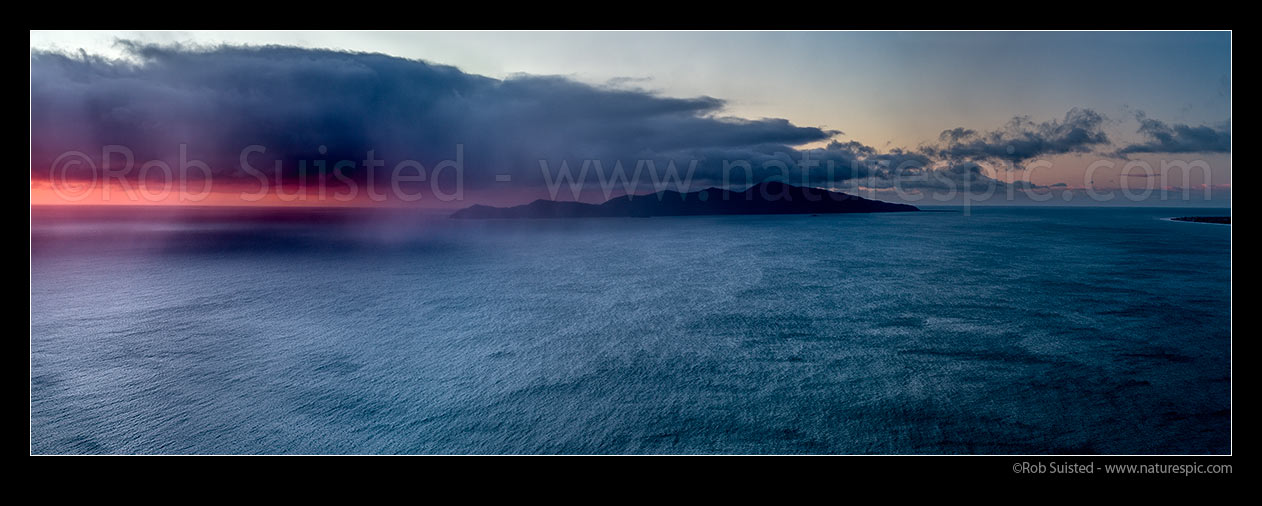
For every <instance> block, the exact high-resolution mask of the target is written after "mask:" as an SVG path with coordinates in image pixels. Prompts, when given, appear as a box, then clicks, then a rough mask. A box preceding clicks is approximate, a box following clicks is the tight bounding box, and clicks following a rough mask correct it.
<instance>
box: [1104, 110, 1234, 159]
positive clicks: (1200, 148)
mask: <svg viewBox="0 0 1262 506" xmlns="http://www.w3.org/2000/svg"><path fill="white" fill-rule="evenodd" d="M1136 116H1137V119H1138V120H1139V130H1138V133H1139V134H1140V135H1143V136H1144V137H1145V138H1146V139H1148V140H1147V141H1146V142H1141V143H1137V144H1131V145H1128V146H1125V147H1123V148H1122V149H1120V150H1118V154H1120V155H1122V156H1126V155H1128V154H1133V153H1227V152H1230V151H1231V130H1230V128H1229V127H1228V126H1226V125H1224V126H1222V127H1218V128H1215V127H1209V126H1204V125H1202V126H1189V125H1181V124H1175V125H1170V124H1167V123H1165V122H1163V121H1160V120H1156V119H1152V118H1148V117H1147V116H1145V115H1144V114H1143V113H1142V112H1141V113H1139V114H1137V115H1136Z"/></svg>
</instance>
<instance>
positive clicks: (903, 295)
mask: <svg viewBox="0 0 1262 506" xmlns="http://www.w3.org/2000/svg"><path fill="white" fill-rule="evenodd" d="M137 212H139V211H137ZM1194 214H1202V215H1222V214H1225V211H1224V210H1216V211H1212V210H1210V211H1203V212H1196V211H1189V210H1176V211H1172V210H1163V209H1116V208H1068V209H1066V208H1054V209H1053V208H974V209H973V210H972V212H971V215H968V216H965V215H963V214H961V213H918V214H872V215H831V216H818V217H811V216H751V217H680V218H651V219H612V218H611V219H590V220H559V221H554V220H548V221H517V222H514V221H501V222H470V221H456V220H441V219H413V218H411V217H408V218H406V219H401V218H400V217H398V216H392V217H389V218H380V219H378V218H376V217H373V218H371V219H367V218H363V217H359V218H355V219H341V218H334V219H317V220H308V221H304V220H301V219H297V220H295V219H277V220H272V219H270V218H265V219H255V220H240V219H235V218H233V217H224V218H223V219H219V218H217V217H214V216H210V217H205V216H203V217H200V218H198V219H196V220H186V219H183V218H182V219H181V220H175V221H170V220H167V221H163V220H158V219H150V218H143V219H137V218H135V217H130V218H129V217H119V216H115V215H114V214H110V213H100V214H94V215H92V216H88V217H84V216H77V217H73V218H71V217H66V216H60V215H57V213H53V212H43V214H41V212H40V211H38V210H37V213H36V216H35V218H33V225H32V227H33V230H32V266H31V445H32V451H33V452H35V453H900V454H905V453H935V454H937V453H1005V454H1014V453H1017V454H1026V453H1226V452H1229V451H1230V429H1231V425H1230V417H1231V406H1230V389H1231V363H1230V349H1231V348H1230V344H1231V343H1230V339H1231V332H1230V326H1231V314H1230V302H1231V298H1230V295H1231V284H1230V275H1231V267H1230V265H1231V256H1230V246H1231V242H1230V233H1231V228H1230V226H1224V225H1209V224H1195V223H1179V222H1170V221H1162V220H1160V219H1159V218H1161V217H1166V216H1182V215H1194ZM45 215H47V216H45Z"/></svg>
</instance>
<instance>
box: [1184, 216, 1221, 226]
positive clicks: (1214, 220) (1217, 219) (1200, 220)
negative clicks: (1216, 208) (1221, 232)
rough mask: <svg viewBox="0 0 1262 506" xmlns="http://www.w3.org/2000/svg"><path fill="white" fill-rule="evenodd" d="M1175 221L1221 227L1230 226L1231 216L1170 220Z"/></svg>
mask: <svg viewBox="0 0 1262 506" xmlns="http://www.w3.org/2000/svg"><path fill="white" fill-rule="evenodd" d="M1170 219H1171V220H1173V221H1190V222H1192V223H1217V224H1219V225H1230V224H1231V217H1230V216H1183V217H1180V218H1170Z"/></svg>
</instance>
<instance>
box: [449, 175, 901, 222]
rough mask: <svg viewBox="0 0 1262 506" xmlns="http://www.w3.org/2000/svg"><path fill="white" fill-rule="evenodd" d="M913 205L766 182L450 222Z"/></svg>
mask: <svg viewBox="0 0 1262 506" xmlns="http://www.w3.org/2000/svg"><path fill="white" fill-rule="evenodd" d="M919 210H920V209H918V208H917V207H916V206H912V205H907V204H894V203H890V202H882V201H879V200H871V199H865V198H862V197H858V196H855V195H850V194H847V193H841V192H833V191H828V190H821V189H819V188H805V187H800V186H793V185H790V184H785V183H780V182H765V183H760V184H757V185H754V186H751V187H749V189H747V190H745V191H739V192H738V191H730V190H724V189H722V188H708V189H705V190H701V191H696V192H690V193H681V192H677V191H662V192H657V193H650V194H647V195H624V196H621V197H615V198H612V199H609V200H608V201H605V203H603V204H585V203H582V202H558V201H555V200H543V199H540V200H536V201H534V202H531V203H529V204H525V205H520V206H515V207H491V206H483V205H474V206H471V207H467V208H465V209H461V210H459V211H456V213H455V214H452V215H451V217H452V218H458V219H488V218H597V217H637V218H647V217H652V216H702V215H716V214H836V213H891V212H911V211H919Z"/></svg>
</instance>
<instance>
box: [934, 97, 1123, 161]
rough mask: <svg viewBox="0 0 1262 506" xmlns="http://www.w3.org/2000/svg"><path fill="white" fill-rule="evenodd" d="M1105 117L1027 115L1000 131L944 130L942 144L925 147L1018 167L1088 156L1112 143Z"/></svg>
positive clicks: (942, 154) (1077, 112)
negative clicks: (1039, 117)
mask: <svg viewBox="0 0 1262 506" xmlns="http://www.w3.org/2000/svg"><path fill="white" fill-rule="evenodd" d="M1104 122H1105V117H1104V116H1103V115H1102V114H1100V113H1097V112H1095V111H1093V110H1091V109H1079V108H1074V109H1070V110H1069V112H1067V113H1065V117H1064V119H1061V120H1055V119H1053V120H1048V121H1044V122H1041V123H1035V122H1034V121H1031V120H1030V118H1029V117H1028V116H1018V117H1015V118H1012V120H1011V121H1009V122H1008V124H1007V125H1004V126H1003V128H1000V129H998V130H993V131H989V132H977V131H975V130H971V129H967V128H953V129H950V130H944V131H943V132H942V133H941V134H940V135H939V136H938V139H939V141H940V144H939V145H938V146H933V147H929V148H926V152H928V153H930V154H932V155H933V156H936V157H939V158H944V159H948V160H991V161H1001V162H1011V163H1012V164H1016V163H1018V162H1021V161H1023V160H1029V159H1031V158H1036V157H1039V156H1046V155H1058V154H1065V153H1086V152H1091V151H1092V150H1094V149H1096V148H1097V147H1100V146H1104V145H1107V144H1109V138H1108V136H1107V135H1105V133H1104V130H1103V129H1102V127H1103V125H1104Z"/></svg>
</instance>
